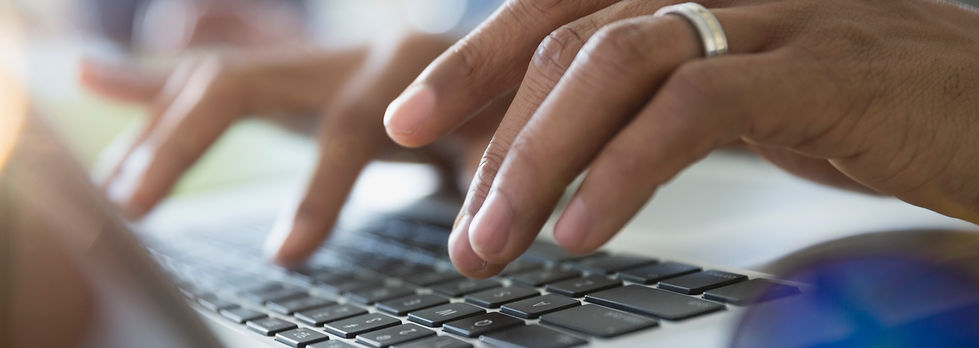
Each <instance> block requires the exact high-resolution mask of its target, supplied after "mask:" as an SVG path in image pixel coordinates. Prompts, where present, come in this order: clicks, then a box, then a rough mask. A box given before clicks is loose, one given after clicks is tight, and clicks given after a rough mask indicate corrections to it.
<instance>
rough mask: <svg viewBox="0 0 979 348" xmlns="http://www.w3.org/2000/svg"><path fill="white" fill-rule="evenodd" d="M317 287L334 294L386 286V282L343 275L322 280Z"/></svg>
mask: <svg viewBox="0 0 979 348" xmlns="http://www.w3.org/2000/svg"><path fill="white" fill-rule="evenodd" d="M316 287H317V288H319V289H322V290H325V291H327V292H331V293H334V294H346V293H348V292H351V291H357V290H362V289H376V288H380V287H384V282H383V281H381V280H380V279H363V278H356V277H349V276H341V277H335V278H332V279H324V280H321V281H320V282H319V283H318V284H317V286H316Z"/></svg>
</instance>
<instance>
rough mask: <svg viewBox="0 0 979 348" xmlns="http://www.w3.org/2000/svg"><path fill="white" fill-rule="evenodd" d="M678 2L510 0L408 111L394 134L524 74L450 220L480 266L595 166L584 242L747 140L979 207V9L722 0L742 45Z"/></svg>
mask: <svg viewBox="0 0 979 348" xmlns="http://www.w3.org/2000/svg"><path fill="white" fill-rule="evenodd" d="M677 2H679V1H676V0H637V1H630V0H622V1H616V0H566V1H553V0H551V1H537V0H511V1H508V2H507V3H506V4H505V5H504V6H503V7H502V8H501V9H500V10H499V11H498V12H497V13H496V14H495V15H494V16H493V17H492V18H490V19H489V20H488V21H487V22H485V23H484V24H483V25H482V26H481V27H480V28H479V29H478V30H476V31H474V32H473V33H472V34H470V35H469V36H468V37H466V38H465V39H463V40H462V41H460V42H458V43H456V45H455V46H454V47H453V48H452V49H450V50H449V51H448V52H447V53H446V54H443V55H442V56H441V57H439V59H437V60H436V61H435V62H434V63H433V64H432V65H431V66H429V68H428V69H426V71H425V73H423V74H422V75H421V76H419V77H418V79H417V80H416V81H415V82H414V83H413V84H412V85H411V86H409V88H408V91H411V93H405V94H403V95H402V96H401V97H400V98H399V99H398V101H396V102H395V103H393V104H392V106H391V107H390V108H389V109H388V111H387V114H386V115H385V126H386V128H387V132H388V135H389V136H391V137H392V139H394V140H395V141H396V142H398V143H400V144H402V145H406V146H421V145H425V144H427V143H429V142H432V141H434V140H435V139H437V138H438V137H440V136H442V135H443V134H445V133H447V132H448V131H449V130H451V129H453V128H454V127H455V125H456V124H459V123H460V122H463V121H465V120H468V119H469V118H470V115H472V114H473V113H474V112H475V111H477V110H479V109H480V108H481V107H482V106H483V105H485V104H486V103H487V102H488V101H489V100H491V98H493V97H494V96H496V95H499V94H502V93H506V92H507V91H510V90H512V89H514V88H518V87H519V89H518V91H517V95H516V97H515V99H514V101H513V103H512V105H511V107H510V109H509V110H508V111H507V114H506V116H505V117H504V120H503V122H502V123H501V124H500V126H499V128H498V129H497V131H496V135H495V136H494V139H493V140H492V141H491V143H490V145H489V147H488V148H487V150H486V154H485V156H484V157H483V161H482V162H481V164H480V168H479V170H478V172H477V174H476V177H475V179H474V181H473V183H472V185H471V186H470V189H469V193H468V196H467V199H466V202H465V204H464V206H463V209H462V211H461V212H460V214H459V217H458V218H457V220H456V225H455V227H454V229H453V232H452V236H451V238H450V255H451V257H452V260H453V263H454V264H455V265H456V267H457V268H458V269H459V270H460V271H461V272H462V273H465V274H467V275H469V276H473V277H488V276H491V275H493V274H495V273H497V272H499V271H500V270H501V269H502V268H503V266H505V265H506V264H507V263H508V262H510V261H512V260H514V259H515V258H516V257H518V256H519V255H520V254H522V253H523V252H524V251H525V250H526V249H527V247H528V246H529V245H530V243H531V242H532V241H533V239H534V238H535V237H536V235H537V233H538V232H539V231H540V229H541V227H542V226H543V224H544V223H545V221H547V219H548V218H549V216H550V215H551V212H552V211H553V209H554V208H555V206H556V204H557V201H558V199H559V198H560V197H561V196H562V194H563V193H564V191H565V189H566V188H567V186H568V185H569V184H570V183H571V181H572V180H573V179H575V178H576V177H577V176H578V175H579V174H581V173H582V172H583V171H585V170H586V169H588V168H590V169H589V171H588V173H587V176H586V177H585V180H584V182H583V184H582V186H581V188H580V189H579V190H578V192H577V193H576V194H575V195H574V197H573V198H572V200H571V201H570V203H569V205H568V208H567V209H566V210H565V211H564V212H563V214H562V216H561V217H560V219H559V220H558V222H557V225H556V227H555V230H554V237H555V239H556V240H557V241H558V242H559V243H560V244H561V245H562V246H563V247H564V248H565V249H567V250H569V251H572V252H577V253H584V252H588V251H592V250H594V249H596V248H598V247H599V246H601V245H602V244H604V243H605V242H606V241H608V240H609V239H610V238H611V237H612V236H613V235H614V234H615V233H616V232H618V231H619V230H620V229H621V228H622V227H623V226H624V225H625V224H626V223H627V222H628V221H629V220H630V219H631V218H632V216H633V215H635V214H636V213H637V212H638V211H639V209H640V208H641V207H642V206H643V205H644V204H645V203H646V201H647V200H648V199H649V197H650V196H651V195H652V194H653V192H654V191H655V190H656V189H657V188H658V187H659V186H660V185H661V184H663V183H666V182H667V181H669V180H670V179H671V178H672V177H673V176H675V175H676V174H677V173H679V172H680V171H681V170H683V169H684V168H685V167H687V166H688V165H690V164H691V163H693V162H695V161H697V160H699V159H701V158H703V157H704V156H706V155H707V154H708V153H709V152H710V151H712V150H713V149H715V148H718V147H720V146H723V145H725V144H729V143H732V142H736V141H739V140H743V141H744V142H746V143H748V144H750V145H751V146H752V147H753V148H754V149H756V151H758V152H760V153H761V154H762V155H764V156H766V157H767V158H768V159H770V160H772V161H773V162H775V163H776V164H778V165H780V166H782V167H783V168H784V169H786V170H788V171H790V172H793V173H795V174H799V175H802V176H804V177H806V178H809V179H812V180H814V181H818V182H823V183H828V184H833V185H837V186H843V187H848V188H853V187H859V188H862V189H864V190H867V189H870V190H874V191H878V192H881V193H884V194H889V195H893V196H896V197H898V198H900V199H903V200H905V201H908V202H910V203H912V204H916V205H919V206H923V207H926V208H929V209H932V210H935V211H938V212H940V213H943V214H946V215H949V216H954V217H959V218H962V219H966V220H969V221H973V222H979V206H977V205H976V204H977V202H979V180H976V179H975V176H976V173H979V165H977V164H976V163H977V161H976V160H975V159H976V158H979V144H977V141H976V139H977V137H976V136H975V134H979V123H977V122H976V121H975V120H976V118H977V117H979V115H977V111H976V110H979V93H977V89H976V86H979V72H977V71H976V69H975V66H976V61H977V59H979V58H977V57H979V34H977V33H979V14H977V13H976V12H975V11H971V10H967V9H963V8H960V7H958V6H956V5H954V4H951V3H944V2H939V1H930V0H903V1H898V0H889V1H871V0H703V1H698V2H700V3H702V4H704V5H705V6H707V7H710V8H712V12H713V13H714V14H715V15H716V16H717V17H718V20H719V21H720V22H721V25H722V26H723V28H724V29H725V30H726V32H727V37H728V38H729V40H730V45H731V46H730V54H729V55H727V56H722V57H718V58H714V59H707V60H704V59H698V58H699V57H701V56H702V55H703V52H702V48H701V41H700V37H699V36H698V35H696V32H695V31H694V30H693V27H692V26H691V25H690V23H687V22H686V20H684V19H683V18H681V17H678V16H673V15H670V16H666V17H662V18H653V17H652V16H650V15H651V14H653V13H655V11H657V10H658V9H660V8H661V7H663V6H666V5H671V4H675V3H677ZM541 40H543V42H542V41H541ZM538 44H539V45H538ZM406 106H410V107H406Z"/></svg>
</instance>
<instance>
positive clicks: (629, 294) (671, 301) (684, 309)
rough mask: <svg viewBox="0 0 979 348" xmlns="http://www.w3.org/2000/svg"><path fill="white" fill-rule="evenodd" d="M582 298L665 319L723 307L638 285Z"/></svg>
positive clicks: (680, 318) (700, 313) (683, 317)
mask: <svg viewBox="0 0 979 348" xmlns="http://www.w3.org/2000/svg"><path fill="white" fill-rule="evenodd" d="M585 301H588V302H592V303H597V304H600V305H604V306H609V307H612V308H618V309H621V310H624V311H628V312H633V313H638V314H642V315H649V316H654V317H658V318H662V319H666V320H682V319H687V318H691V317H695V316H698V315H703V314H707V313H711V312H715V311H719V310H722V309H724V305H722V304H719V303H714V302H710V301H704V300H701V299H698V298H694V297H690V296H684V295H680V294H676V293H672V292H669V291H665V290H660V289H652V288H647V287H644V286H639V285H629V286H625V287H621V288H615V289H611V290H605V291H600V292H596V293H592V294H590V295H587V296H585Z"/></svg>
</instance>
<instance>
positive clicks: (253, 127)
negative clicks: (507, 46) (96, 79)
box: [0, 0, 500, 195]
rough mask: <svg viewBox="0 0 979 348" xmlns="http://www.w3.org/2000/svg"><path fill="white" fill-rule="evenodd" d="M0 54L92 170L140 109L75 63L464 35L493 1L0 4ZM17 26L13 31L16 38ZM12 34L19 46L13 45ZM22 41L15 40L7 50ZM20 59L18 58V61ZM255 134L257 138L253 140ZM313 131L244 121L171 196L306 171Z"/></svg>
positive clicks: (18, 0)
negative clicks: (86, 82) (99, 85)
mask: <svg viewBox="0 0 979 348" xmlns="http://www.w3.org/2000/svg"><path fill="white" fill-rule="evenodd" d="M0 3H2V4H0V10H2V11H0V21H2V23H0V37H2V38H3V40H4V42H7V44H6V47H4V49H3V52H2V54H3V55H4V59H3V61H4V62H5V64H7V65H8V67H13V68H12V69H9V70H11V71H13V72H14V73H15V74H18V75H19V76H18V77H19V78H20V79H21V80H22V81H25V82H26V86H27V88H28V89H29V93H30V96H31V103H32V107H33V108H34V110H35V111H37V112H38V113H39V114H42V115H44V116H45V117H47V118H48V119H49V122H50V123H52V126H53V127H54V128H55V129H56V130H58V131H60V133H61V135H62V136H63V137H64V139H65V140H66V141H67V142H68V143H69V145H70V146H69V147H70V148H72V149H73V150H74V151H75V152H76V155H77V156H78V157H79V158H80V159H81V160H82V161H83V162H84V164H85V165H87V166H89V167H90V168H92V169H93V170H94V171H96V172H98V171H99V170H105V168H101V169H100V168H99V167H100V166H101V167H106V166H111V165H112V164H113V163H111V160H105V159H103V157H104V156H103V154H104V150H105V149H106V148H108V147H109V145H110V144H112V142H113V140H114V139H117V138H118V137H120V136H121V137H123V138H125V137H127V136H129V137H132V136H133V135H134V134H135V133H137V132H138V131H139V130H140V129H141V126H142V122H143V121H144V116H145V114H146V112H147V110H146V107H144V106H141V105H138V104H134V103H126V102H120V101H117V100H113V99H109V98H105V97H104V96H101V95H98V94H96V93H94V92H92V91H90V90H88V89H86V88H84V87H83V86H82V85H81V84H80V83H79V70H80V64H82V62H83V61H85V60H95V61H99V62H127V63H131V62H137V63H138V64H140V65H141V66H144V67H164V66H168V65H173V64H175V62H176V61H178V60H179V59H181V58H186V57H187V56H194V55H207V54H213V53H215V52H220V53H222V54H236V52H242V53H246V52H252V51H263V50H264V51H274V50H277V49H297V48H302V49H310V48H311V47H312V49H322V50H333V49H342V48H345V47H350V46H356V45H367V44H371V43H372V42H373V43H376V42H379V41H384V40H389V39H390V38H391V37H396V36H399V35H405V33H412V32H421V33H430V34H442V35H445V36H447V37H456V36H461V35H463V34H464V33H466V32H467V31H468V30H470V29H471V28H472V27H474V26H475V25H476V24H478V23H479V21H481V20H482V19H483V18H485V17H486V16H488V15H489V14H490V13H491V12H492V11H493V10H494V9H495V8H496V7H497V6H498V5H499V3H500V1H495V0H489V1H487V0H473V1H464V0H328V1H320V0H308V1H304V0H75V1H62V0H0ZM17 33H19V34H17ZM15 38H16V39H17V40H16V42H15V41H14V40H15ZM15 45H16V46H17V47H14V46H15ZM15 56H16V57H19V58H14V57H15ZM255 139H261V141H254V140H255ZM315 150H316V149H315V146H313V145H312V139H311V138H310V137H305V136H300V135H297V134H294V133H292V132H288V131H285V130H282V129H281V128H280V127H274V126H270V125H269V124H267V123H265V122H261V121H257V120H246V121H244V122H239V123H237V124H236V125H235V126H233V128H232V129H231V131H230V132H229V133H228V134H226V135H225V136H223V137H221V139H220V140H219V142H218V143H217V144H216V146H214V147H213V148H212V149H211V150H210V151H209V152H208V153H207V154H206V156H205V157H204V159H203V160H202V161H201V162H199V163H198V164H197V165H196V166H195V167H194V169H193V170H192V171H191V172H189V173H188V175H187V176H186V177H185V178H184V180H182V181H181V183H180V184H179V185H178V187H177V188H176V190H175V192H174V193H175V194H176V195H180V194H185V193H188V192H195V191H199V190H202V189H207V188H215V187H221V186H225V185H234V184H237V183H241V182H244V181H251V180H256V179H262V178H270V177H276V176H279V175H282V174H287V175H295V173H305V172H308V171H309V170H310V168H311V166H312V165H313V164H314V163H315V161H314V160H313V157H314V156H315Z"/></svg>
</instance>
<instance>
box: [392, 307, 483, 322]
mask: <svg viewBox="0 0 979 348" xmlns="http://www.w3.org/2000/svg"><path fill="white" fill-rule="evenodd" d="M483 313H486V310H484V309H482V308H479V307H476V306H473V305H471V304H466V303H449V304H446V305H441V306H438V307H432V308H429V309H423V310H420V311H414V312H411V313H408V320H410V321H413V322H416V323H419V324H422V325H426V326H430V327H439V326H442V324H444V323H445V322H448V321H453V320H459V319H462V318H466V317H471V316H474V315H479V314H483Z"/></svg>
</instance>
